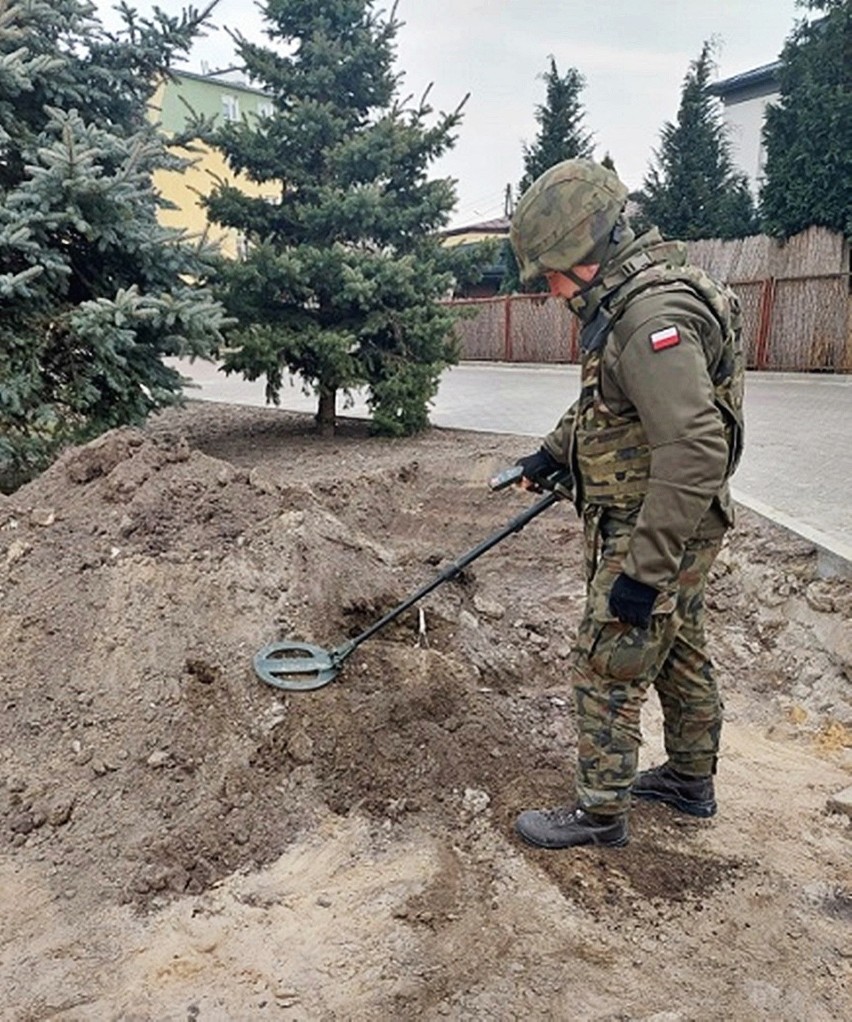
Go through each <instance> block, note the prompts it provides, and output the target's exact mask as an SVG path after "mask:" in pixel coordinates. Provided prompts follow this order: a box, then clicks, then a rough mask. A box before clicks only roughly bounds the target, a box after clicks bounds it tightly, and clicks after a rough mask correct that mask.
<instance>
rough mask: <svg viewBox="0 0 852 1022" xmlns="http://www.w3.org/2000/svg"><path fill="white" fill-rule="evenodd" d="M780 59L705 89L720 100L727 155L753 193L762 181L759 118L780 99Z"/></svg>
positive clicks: (760, 125) (763, 156)
mask: <svg viewBox="0 0 852 1022" xmlns="http://www.w3.org/2000/svg"><path fill="white" fill-rule="evenodd" d="M780 69H781V61H780V60H776V61H774V62H773V63H771V64H764V65H763V67H756V68H754V69H753V70H752V71H743V73H742V74H738V75H734V76H733V77H732V78H725V79H723V80H722V81H719V82H714V83H713V84H712V85H711V86H709V87H708V90H707V91H708V92H710V93H711V94H712V95H714V96H718V97H719V99H720V100H721V101H722V106H723V108H724V109H723V113H724V120H725V124H726V125H727V127H728V137H729V139H730V143H731V156H732V158H733V160H734V163H735V164H736V166H737V167H738V168H739V169H740V170H742V171H743V172H744V173H745V174H746V176H747V177H748V181H749V184H750V185H751V190H752V192H753V193H754V195H757V194H758V192H759V190H760V186H761V184H762V183H763V169H764V164H765V162H766V154H765V153H764V149H763V120H764V117H765V116H766V107H767V104H769V103H777V102H778V100H779V99H780V92H779V86H778V73H779V71H780Z"/></svg>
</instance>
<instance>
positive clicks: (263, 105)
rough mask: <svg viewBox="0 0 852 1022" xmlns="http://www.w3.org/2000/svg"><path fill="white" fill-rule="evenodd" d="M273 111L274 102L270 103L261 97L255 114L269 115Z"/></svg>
mask: <svg viewBox="0 0 852 1022" xmlns="http://www.w3.org/2000/svg"><path fill="white" fill-rule="evenodd" d="M274 113H275V104H274V103H270V102H269V100H268V99H262V100H261V101H260V102H259V103H258V104H257V116H258V117H271V116H272V115H273V114H274Z"/></svg>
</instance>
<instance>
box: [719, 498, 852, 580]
mask: <svg viewBox="0 0 852 1022" xmlns="http://www.w3.org/2000/svg"><path fill="white" fill-rule="evenodd" d="M731 496H732V497H733V498H734V500H735V501H736V502H737V503H738V504H742V506H743V507H746V508H748V509H749V511H753V512H754V513H755V514H756V515H760V517H761V518H765V519H766V520H767V521H769V522H772V524H773V525H778V526H780V527H781V528H782V529H786V530H787V531H788V532H793V533H795V534H796V535H797V536H801V538H802V539H804V540H805V541H806V542H808V543H813V545H814V546H815V547H816V551H817V572H818V574H819V575H820V577H821V578H831V577H833V576H840V577H841V578H852V545H850V544H849V543H844V542H842V541H841V540H838V539H835V538H834V536H829V535H828V534H827V533H825V532H821V531H820V530H819V529H815V528H813V526H811V525H806V524H805V523H804V522H799V521H797V520H796V519H795V518H791V517H790V515H788V514H785V513H784V512H783V511H779V510H778V508H776V507H772V506H771V505H769V504H766V503H764V502H763V501H762V500H757V499H756V498H755V497H750V496H748V494H745V493H741V492H740V491H739V490H737V489H736V488H735V487H731Z"/></svg>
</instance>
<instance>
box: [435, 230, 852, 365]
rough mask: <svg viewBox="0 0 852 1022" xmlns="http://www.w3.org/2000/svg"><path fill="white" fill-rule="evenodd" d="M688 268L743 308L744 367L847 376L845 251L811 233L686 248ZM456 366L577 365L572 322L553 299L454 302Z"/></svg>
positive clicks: (822, 233)
mask: <svg viewBox="0 0 852 1022" xmlns="http://www.w3.org/2000/svg"><path fill="white" fill-rule="evenodd" d="M688 248H689V259H690V261H691V262H693V263H695V264H697V265H699V266H703V267H704V268H705V269H706V270H707V271H708V272H710V273H712V274H713V275H714V276H716V277H717V278H718V279H721V280H724V281H726V282H727V283H729V284H730V285H731V287H733V289H734V290H735V291H736V292H737V294H738V295H739V297H740V301H741V302H742V307H743V345H744V350H745V356H746V364H747V366H748V367H749V368H750V369H771V370H777V371H798V372H837V373H848V372H852V303H850V275H849V248H848V246H847V245H846V243H845V241H844V239H843V237H842V236H841V235H837V234H834V233H833V232H830V231H826V230H822V229H820V228H811V229H810V230H809V231H806V232H804V233H803V234H800V235H797V236H796V237H795V238H791V239H790V240H789V241H788V242H787V243H786V244H784V245H780V244H779V243H778V242H776V241H774V240H772V239H770V238H765V237H763V236H758V237H755V238H745V239H742V240H740V241H698V242H691V243H689V245H688ZM452 305H453V306H455V307H457V308H459V309H460V310H463V312H464V313H465V314H464V315H463V316H462V317H461V318H460V319H459V322H458V324H457V336H458V339H459V345H460V354H461V358H462V359H469V360H474V361H475V360H480V361H500V362H533V363H535V362H541V363H566V362H567V363H572V362H577V361H579V346H578V323H577V320H576V318H575V317H574V316H573V315H572V314H571V313H570V312H569V310H568V308H567V306H566V304H565V302H564V301H562V300H561V299H559V298H551V297H549V296H545V295H526V294H517V295H506V296H499V297H495V298H476V299H456V300H454V301H453V302H452Z"/></svg>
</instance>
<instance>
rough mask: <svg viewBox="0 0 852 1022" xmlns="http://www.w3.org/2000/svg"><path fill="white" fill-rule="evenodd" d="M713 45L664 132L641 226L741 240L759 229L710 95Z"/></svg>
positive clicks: (644, 194) (695, 67) (674, 234)
mask: <svg viewBox="0 0 852 1022" xmlns="http://www.w3.org/2000/svg"><path fill="white" fill-rule="evenodd" d="M712 52H713V49H712V45H711V43H709V42H706V43H705V44H704V46H703V47H702V50H701V55H700V56H699V57H698V59H697V60H695V61H693V62H692V63H691V64H690V67H689V71H688V72H687V75H686V77H685V79H684V84H683V90H682V92H681V101H680V107H679V109H678V114H677V122H676V123H675V124H672V123H671V122H668V123H667V124H665V125H664V127H663V130H662V132H661V136H660V138H661V142H660V148H659V149H658V150H656V151H655V153H654V156H655V162H656V165H654V164H652V166H651V169H650V171H649V173H648V175H647V177H646V178H645V181H644V183H643V188H642V190H641V191H640V192H638V193H636V194H635V196H631V197H635V198H636V200H637V201H638V202H639V204H640V206H641V213H640V215H639V217H638V218H637V219H636V220H635V224H636V226H637V227H639V228H640V229H641V227H642V226H643V225H647V224H649V223H651V224H656V225H657V226H658V227H659V228H660V230H661V231H662V232H663V234H665V235H666V236H667V237H671V238H684V239H693V238H742V237H745V236H746V235H748V234H753V233H755V231H756V229H757V225H756V218H755V210H754V201H753V199H752V197H751V193H750V191H749V187H748V181H747V179H746V176H745V174H743V173H742V172H741V171H738V170H736V169H735V167H734V163H733V160H732V158H731V153H730V143H729V142H728V139H727V135H726V129H725V126H724V124H723V122H722V119H721V114H720V110H719V104H718V102H717V101H716V100H715V99H714V97H713V96H711V95H710V93H709V92H708V91H707V88H708V85H709V82H710V76H711V73H712V72H713V70H714V67H715V66H714V63H713V59H712Z"/></svg>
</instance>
